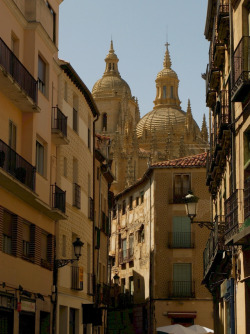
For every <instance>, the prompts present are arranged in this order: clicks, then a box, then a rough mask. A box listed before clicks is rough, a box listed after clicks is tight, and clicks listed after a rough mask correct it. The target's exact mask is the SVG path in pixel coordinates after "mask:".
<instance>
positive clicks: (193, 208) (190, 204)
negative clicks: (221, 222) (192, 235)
mask: <svg viewBox="0 0 250 334" xmlns="http://www.w3.org/2000/svg"><path fill="white" fill-rule="evenodd" d="M198 200H199V197H197V196H195V195H194V194H193V193H192V191H189V192H188V194H187V196H185V207H186V213H187V216H188V217H189V218H190V220H191V224H198V225H199V226H200V227H204V226H205V227H206V228H208V229H209V230H211V231H213V230H214V226H213V223H212V222H206V221H194V218H195V217H196V215H197V207H198Z"/></svg>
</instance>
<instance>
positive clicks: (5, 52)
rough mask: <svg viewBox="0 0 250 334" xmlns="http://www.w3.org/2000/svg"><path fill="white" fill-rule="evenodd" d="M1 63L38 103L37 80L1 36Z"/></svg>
mask: <svg viewBox="0 0 250 334" xmlns="http://www.w3.org/2000/svg"><path fill="white" fill-rule="evenodd" d="M0 65H1V66H3V68H4V69H5V71H6V72H8V73H9V74H10V75H11V76H12V77H13V79H14V80H15V81H16V82H17V83H18V85H19V86H20V87H21V88H22V90H24V91H25V93H26V94H27V95H28V96H29V97H30V98H31V99H32V100H33V101H34V102H35V103H37V81H36V80H35V79H34V78H33V76H32V75H31V74H30V73H29V71H28V70H27V69H26V67H25V66H24V65H23V64H22V63H21V62H20V61H19V60H18V58H17V57H16V56H15V55H14V53H13V52H12V51H11V50H10V49H9V48H8V46H7V45H6V44H5V43H4V41H3V40H2V39H1V38H0Z"/></svg>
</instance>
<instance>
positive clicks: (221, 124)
mask: <svg viewBox="0 0 250 334" xmlns="http://www.w3.org/2000/svg"><path fill="white" fill-rule="evenodd" d="M230 123H231V115H230V110H229V95H228V91H227V90H222V91H221V92H220V101H218V136H219V139H222V136H223V133H224V131H227V134H226V135H227V136H228V135H229V136H230V134H228V133H230V130H229V125H230Z"/></svg>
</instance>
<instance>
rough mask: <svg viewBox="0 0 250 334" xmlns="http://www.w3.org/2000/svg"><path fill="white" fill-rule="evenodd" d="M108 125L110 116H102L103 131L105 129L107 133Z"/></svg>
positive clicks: (105, 114)
mask: <svg viewBox="0 0 250 334" xmlns="http://www.w3.org/2000/svg"><path fill="white" fill-rule="evenodd" d="M107 124H108V115H107V113H104V114H103V115H102V129H103V131H107Z"/></svg>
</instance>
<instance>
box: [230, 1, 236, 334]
mask: <svg viewBox="0 0 250 334" xmlns="http://www.w3.org/2000/svg"><path fill="white" fill-rule="evenodd" d="M229 35H230V77H231V80H230V81H229V89H230V91H231V88H232V80H233V53H234V35H233V9H232V4H231V1H229ZM230 96H231V94H230ZM230 105H231V123H234V121H235V109H234V103H233V102H232V101H231V99H230ZM231 135H232V139H231V142H232V159H231V172H232V173H233V177H232V187H233V191H235V190H236V174H235V171H236V168H235V167H236V159H235V124H233V127H231ZM231 254H232V255H231V256H232V258H233V256H234V253H233V251H232V252H231ZM231 284H233V287H230V295H231V296H230V304H231V314H230V318H231V328H232V334H235V333H236V332H237V330H236V322H237V321H236V319H237V317H236V316H235V314H236V303H235V296H236V294H235V293H232V290H233V292H236V285H235V280H231Z"/></svg>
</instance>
